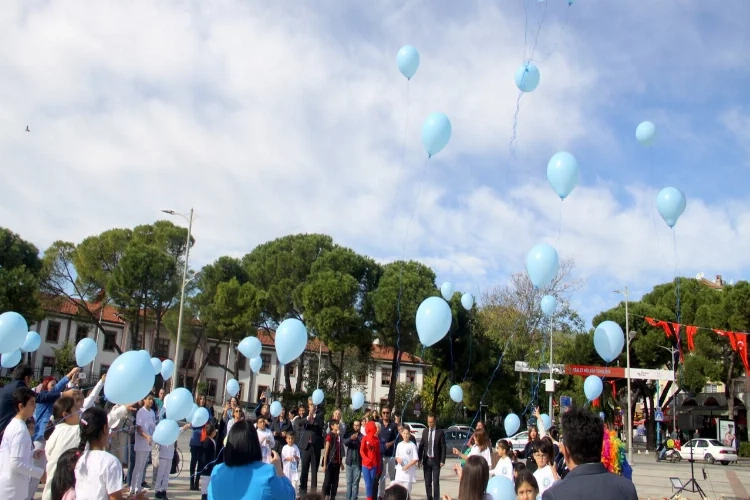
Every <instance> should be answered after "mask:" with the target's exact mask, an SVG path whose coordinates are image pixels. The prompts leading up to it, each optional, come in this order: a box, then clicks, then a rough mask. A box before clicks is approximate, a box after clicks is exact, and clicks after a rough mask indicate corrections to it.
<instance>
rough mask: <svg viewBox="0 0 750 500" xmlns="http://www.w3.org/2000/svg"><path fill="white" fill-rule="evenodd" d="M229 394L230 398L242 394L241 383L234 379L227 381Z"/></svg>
mask: <svg viewBox="0 0 750 500" xmlns="http://www.w3.org/2000/svg"><path fill="white" fill-rule="evenodd" d="M227 392H228V393H229V395H230V396H236V395H237V393H238V392H240V383H239V382H237V381H236V380H235V379H233V378H230V379H229V380H227Z"/></svg>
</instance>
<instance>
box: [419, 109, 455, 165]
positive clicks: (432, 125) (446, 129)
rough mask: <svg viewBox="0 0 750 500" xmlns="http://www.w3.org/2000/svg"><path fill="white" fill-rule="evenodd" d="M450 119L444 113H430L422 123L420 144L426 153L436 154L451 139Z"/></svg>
mask: <svg viewBox="0 0 750 500" xmlns="http://www.w3.org/2000/svg"><path fill="white" fill-rule="evenodd" d="M451 130H452V129H451V121H450V120H449V119H448V117H447V116H445V113H432V114H430V116H428V117H427V119H426V120H425V121H424V124H422V144H423V145H424V150H425V151H426V152H427V154H428V155H429V156H430V157H432V156H434V155H436V154H438V153H439V152H440V151H442V150H443V148H444V147H445V146H446V145H448V141H450V140H451Z"/></svg>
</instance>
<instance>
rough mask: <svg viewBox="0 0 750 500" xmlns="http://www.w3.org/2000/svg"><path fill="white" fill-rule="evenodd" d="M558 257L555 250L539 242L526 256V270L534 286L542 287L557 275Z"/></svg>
mask: <svg viewBox="0 0 750 500" xmlns="http://www.w3.org/2000/svg"><path fill="white" fill-rule="evenodd" d="M559 267H560V259H559V258H558V256H557V250H555V249H554V248H553V247H552V246H550V245H548V244H547V243H539V244H538V245H536V246H535V247H534V248H532V249H531V251H530V252H529V255H528V256H527V257H526V272H527V273H529V279H530V280H531V283H532V284H533V285H534V286H535V287H536V288H544V287H545V286H547V285H549V284H550V283H552V280H553V279H555V276H557V271H558V269H559Z"/></svg>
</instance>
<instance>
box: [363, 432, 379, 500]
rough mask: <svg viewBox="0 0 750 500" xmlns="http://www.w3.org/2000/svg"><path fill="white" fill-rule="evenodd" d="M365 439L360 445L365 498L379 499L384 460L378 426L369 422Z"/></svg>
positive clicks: (368, 499) (370, 499)
mask: <svg viewBox="0 0 750 500" xmlns="http://www.w3.org/2000/svg"><path fill="white" fill-rule="evenodd" d="M365 432H366V434H365V437H364V439H362V444H361V445H359V453H360V455H361V456H362V476H363V477H364V478H365V497H367V500H373V498H376V497H377V492H378V482H377V480H376V479H377V477H378V476H379V475H380V472H381V468H382V460H381V459H380V439H379V438H378V426H377V425H375V422H373V421H369V422H367V425H365Z"/></svg>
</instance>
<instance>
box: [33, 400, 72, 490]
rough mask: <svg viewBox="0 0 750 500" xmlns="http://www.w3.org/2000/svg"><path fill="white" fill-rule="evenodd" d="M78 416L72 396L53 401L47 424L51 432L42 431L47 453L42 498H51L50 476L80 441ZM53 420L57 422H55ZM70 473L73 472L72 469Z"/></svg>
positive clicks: (53, 474) (51, 476)
mask: <svg viewBox="0 0 750 500" xmlns="http://www.w3.org/2000/svg"><path fill="white" fill-rule="evenodd" d="M80 417H81V414H80V413H79V409H78V406H77V405H76V402H75V399H74V398H72V397H68V396H63V397H61V398H60V399H58V400H57V401H55V404H54V405H53V406H52V421H50V423H49V424H48V427H49V430H50V431H51V432H50V433H49V434H47V432H45V433H44V434H45V439H46V443H45V445H44V452H45V453H46V454H47V482H46V483H44V491H43V492H42V500H52V484H51V483H52V478H54V477H55V471H56V470H57V464H58V461H59V460H60V458H61V457H62V456H63V454H64V453H65V452H66V451H67V450H69V449H71V448H75V449H76V450H77V449H78V445H79V444H80V443H81V431H80V426H79V424H80ZM54 422H57V424H55V423H54ZM74 466H75V464H74ZM71 474H73V471H72V470H71ZM63 493H64V492H63Z"/></svg>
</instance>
